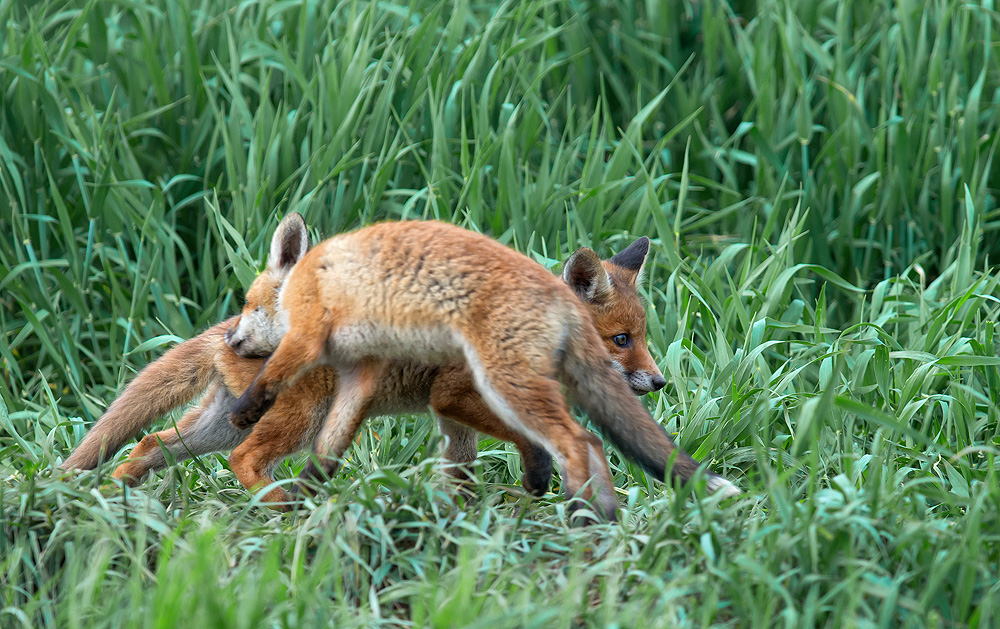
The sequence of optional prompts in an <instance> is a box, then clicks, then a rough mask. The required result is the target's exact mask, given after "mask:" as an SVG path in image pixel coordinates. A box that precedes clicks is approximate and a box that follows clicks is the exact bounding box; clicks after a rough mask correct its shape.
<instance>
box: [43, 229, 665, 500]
mask: <svg viewBox="0 0 1000 629" xmlns="http://www.w3.org/2000/svg"><path fill="white" fill-rule="evenodd" d="M300 236H301V238H303V239H304V238H305V235H304V225H302V224H299V223H298V219H297V215H293V217H291V218H289V219H286V221H285V222H283V224H282V228H279V230H277V231H276V233H275V238H274V243H273V250H272V255H271V260H270V265H269V267H268V269H267V270H266V271H265V272H264V273H263V274H262V276H261V278H260V280H258V281H257V282H256V283H255V284H254V286H253V287H252V288H251V290H250V291H249V292H248V294H247V308H248V309H249V310H251V311H256V310H257V309H258V308H260V309H263V310H264V311H269V312H270V313H271V316H273V314H274V312H275V308H276V306H277V304H276V303H275V302H276V295H277V292H276V290H275V281H276V280H278V279H280V277H281V276H282V275H283V274H284V273H287V267H288V265H289V263H290V261H293V260H294V259H297V256H298V255H301V247H302V243H304V242H305V240H301V241H299V240H298V238H299V237H300ZM648 248H649V241H648V239H646V238H640V239H638V240H636V241H635V242H634V243H632V245H630V246H629V247H627V248H626V249H625V250H623V251H621V252H620V253H619V254H618V255H616V256H614V257H613V258H612V259H611V260H606V261H604V262H603V263H602V264H601V265H594V264H593V260H594V259H595V258H596V256H594V255H593V253H592V252H590V251H589V250H585V249H581V250H580V251H578V252H577V253H576V254H574V255H573V256H571V257H570V258H569V259H568V260H567V262H566V264H565V273H564V278H565V279H566V280H567V281H575V282H576V284H577V286H583V285H589V282H592V281H597V283H598V284H600V285H601V286H604V285H605V282H606V285H607V288H608V290H603V291H602V292H601V293H600V294H597V295H594V296H591V297H589V298H588V297H587V295H586V294H582V293H581V294H580V297H581V298H582V299H583V300H584V303H585V304H586V305H587V307H588V309H589V311H590V313H591V315H592V317H593V321H594V323H595V324H596V326H597V328H598V330H599V331H600V333H601V336H602V338H603V339H604V344H605V346H606V347H607V348H608V350H609V351H610V353H611V355H612V357H613V365H614V367H615V368H616V369H617V370H618V371H619V372H621V373H622V375H623V376H624V377H625V380H626V382H628V384H629V385H630V387H631V388H632V390H633V391H634V392H635V393H636V394H643V393H647V392H649V391H652V390H656V389H659V388H661V387H662V386H663V385H664V384H665V380H664V379H663V377H662V375H661V374H660V372H659V370H658V369H657V367H656V364H655V362H654V361H653V359H652V356H650V354H649V352H648V350H647V348H646V342H645V324H646V321H645V312H644V309H643V307H642V304H641V303H640V301H639V298H638V295H637V294H636V289H635V287H636V282H637V279H638V276H639V274H640V272H641V268H642V265H643V263H644V261H645V258H646V254H647V252H648ZM581 265H582V266H581ZM237 319H238V318H236V317H234V318H231V319H229V320H227V321H224V322H222V323H220V324H218V325H216V326H213V327H212V328H210V329H208V330H206V331H205V332H203V333H202V334H200V335H198V336H197V337H195V338H193V339H191V340H189V341H186V342H184V343H181V344H180V345H178V346H177V347H175V348H173V349H171V350H169V351H168V352H167V353H166V354H164V355H163V356H162V357H161V358H160V359H158V360H156V361H155V362H153V363H152V364H150V365H149V366H147V367H146V368H145V369H144V370H142V371H141V372H140V373H139V374H138V375H137V376H136V378H135V379H134V380H133V381H132V382H131V383H130V384H129V385H128V386H127V387H126V388H125V390H124V391H123V392H122V393H121V394H120V395H119V397H118V398H117V399H116V400H115V401H114V402H113V403H112V405H111V406H110V407H109V408H108V410H107V412H106V413H105V414H104V415H103V416H102V417H101V419H100V421H99V422H98V423H97V424H96V425H95V426H94V427H93V428H92V429H91V431H90V432H89V433H88V434H87V435H86V437H85V438H84V440H83V441H82V442H81V443H80V445H79V446H78V447H77V448H76V449H75V450H74V452H73V453H72V455H71V456H70V457H69V458H68V459H67V460H66V461H65V462H64V463H63V467H64V468H68V469H74V468H75V469H92V468H94V467H96V466H97V465H98V464H99V463H100V461H101V459H102V458H104V457H105V456H106V455H109V454H113V453H114V452H117V451H118V450H119V449H120V448H121V447H122V445H124V443H125V442H126V441H127V440H129V439H131V438H132V437H133V436H134V435H135V434H136V433H137V432H138V431H139V430H140V429H142V428H144V427H146V426H148V425H149V424H151V423H152V422H153V421H155V420H156V418H157V417H159V416H161V415H163V414H164V413H166V412H168V411H169V410H171V409H172V408H175V407H176V406H179V405H180V404H183V403H186V402H188V401H189V400H191V399H192V398H193V397H195V396H196V395H198V394H199V393H202V392H203V391H205V390H206V388H207V389H208V391H207V392H206V393H205V395H204V396H203V399H202V401H201V403H200V404H198V405H196V406H195V407H193V408H192V409H191V410H189V411H188V412H187V413H186V414H185V415H184V417H183V418H182V419H181V420H180V422H179V423H178V426H177V428H176V429H174V428H169V429H167V430H163V431H161V432H159V433H156V434H151V435H147V436H146V437H145V438H144V439H143V440H142V441H141V442H140V444H139V445H138V446H137V447H136V448H134V449H133V451H132V453H131V454H130V456H129V459H128V460H127V461H126V462H125V463H123V464H122V465H120V466H119V467H118V468H117V469H116V470H115V472H114V477H116V478H119V479H122V480H124V481H125V482H127V483H129V484H131V485H135V484H137V483H138V482H139V480H140V479H142V478H143V477H144V476H145V475H146V474H147V473H149V472H150V471H153V470H156V469H161V468H163V467H165V466H166V458H165V456H164V453H163V451H162V450H161V448H160V444H161V443H162V445H163V447H164V448H166V449H167V450H169V451H170V452H171V454H172V456H173V457H174V458H175V459H177V460H183V459H186V458H188V457H190V456H196V455H199V454H204V453H208V452H214V451H219V450H227V449H231V448H235V449H234V450H233V452H232V454H231V455H230V466H231V468H232V470H233V472H234V473H235V474H236V476H237V478H238V479H239V480H240V482H241V483H242V484H243V485H244V486H246V487H247V488H248V489H257V488H260V487H263V486H266V485H268V484H270V483H272V482H273V478H272V476H271V474H272V470H273V468H274V467H275V466H276V465H277V464H278V463H279V462H280V461H281V460H282V459H284V458H285V457H287V456H288V455H290V454H292V453H294V452H296V451H299V450H301V449H303V448H305V447H307V446H309V445H310V444H311V443H312V440H313V439H314V438H315V435H316V433H317V432H318V431H319V428H320V427H321V425H322V421H323V419H324V418H325V417H326V415H327V413H328V412H329V408H330V404H331V402H332V395H333V393H334V391H335V390H336V375H335V373H336V372H335V371H333V370H332V369H329V368H324V369H319V370H316V371H315V372H314V373H311V374H309V375H307V376H305V377H304V378H303V379H302V380H301V381H300V382H298V383H297V384H296V385H295V386H294V387H293V390H291V391H288V392H286V393H285V394H282V395H281V396H280V397H279V399H278V401H277V403H276V405H275V407H274V408H273V409H271V411H269V412H268V413H267V414H266V415H265V416H264V418H263V420H262V421H261V422H260V423H258V424H257V425H256V427H255V428H254V429H253V430H252V431H250V430H247V429H242V430H240V429H236V428H235V427H233V426H232V425H231V424H230V423H229V421H228V417H227V416H228V413H229V409H230V407H231V405H232V403H233V401H234V400H235V397H234V396H235V395H239V394H240V393H242V392H243V391H244V390H245V389H246V387H247V386H248V385H249V383H250V382H251V381H252V379H253V377H254V376H255V375H256V374H257V373H258V372H259V370H260V368H261V366H262V364H263V360H262V359H260V358H253V357H249V358H241V357H239V356H237V355H236V354H234V353H233V352H232V351H231V350H230V349H229V348H227V347H226V345H225V343H224V342H223V337H224V335H225V333H226V332H227V331H228V330H229V329H231V328H232V327H233V324H234V323H235V322H236V321H237ZM237 344H238V343H237ZM243 349H244V353H248V354H253V353H254V350H253V349H252V348H251V349H247V348H243ZM376 398H377V402H376V403H375V405H374V408H373V409H372V412H371V414H383V413H386V414H387V413H394V412H419V411H423V410H425V409H426V408H427V406H428V405H431V406H432V407H433V408H434V409H435V411H436V412H437V414H438V417H439V423H440V426H441V429H442V432H443V433H444V434H446V435H447V436H448V437H449V447H448V450H447V452H446V453H445V454H446V456H447V457H448V458H449V459H450V460H452V461H454V462H456V463H469V462H471V461H473V460H474V459H475V457H476V449H477V441H478V438H477V435H476V431H479V432H483V433H486V434H489V435H491V436H494V437H497V438H500V439H504V440H508V441H512V442H514V443H515V444H516V445H517V447H518V449H519V451H520V453H521V455H522V458H523V462H524V467H525V475H524V478H523V481H522V482H523V485H524V486H525V489H526V490H528V491H531V492H533V493H536V494H540V493H544V492H545V491H546V490H547V488H548V485H549V478H550V475H551V458H550V457H549V455H548V453H547V452H546V451H545V450H544V449H542V448H540V447H538V446H536V445H534V444H532V443H531V442H530V441H529V440H527V439H525V438H524V437H522V436H521V435H520V434H518V433H517V432H514V431H511V430H510V429H509V428H507V427H506V426H505V425H504V424H503V423H502V422H501V421H500V420H499V418H497V417H496V415H494V414H493V413H492V412H491V411H490V410H489V408H488V407H487V406H486V405H485V404H484V403H483V401H482V398H481V397H480V396H479V394H478V392H477V391H476V389H475V386H474V383H473V379H472V373H471V371H469V370H468V368H467V367H466V366H465V365H461V364H456V365H449V366H443V367H438V366H428V365H425V364H421V363H419V362H413V361H390V363H389V364H388V366H387V369H386V373H385V375H384V376H383V378H382V379H381V381H380V383H379V391H378V394H377V396H376ZM287 500H288V496H287V494H286V492H285V491H284V490H283V489H281V488H274V489H272V490H271V491H270V492H269V493H268V494H267V495H266V496H265V497H264V501H266V502H270V503H273V504H275V505H277V504H280V503H283V502H286V501H287Z"/></svg>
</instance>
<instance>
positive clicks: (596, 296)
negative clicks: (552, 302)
mask: <svg viewBox="0 0 1000 629" xmlns="http://www.w3.org/2000/svg"><path fill="white" fill-rule="evenodd" d="M563 281H564V282H566V283H567V284H568V285H569V287H570V288H572V289H573V292H575V293H576V294H577V295H578V296H579V297H580V299H582V300H584V301H586V302H590V303H599V302H602V301H604V300H605V299H606V298H607V297H608V294H609V293H610V292H611V278H609V277H608V272H607V271H605V270H604V265H603V264H601V259H600V258H599V257H598V256H597V254H596V253H594V251H593V250H592V249H588V248H587V247H580V248H579V249H577V250H576V252H574V253H573V255H571V256H570V257H569V259H568V260H566V264H565V265H564V266H563Z"/></svg>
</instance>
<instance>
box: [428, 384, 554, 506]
mask: <svg viewBox="0 0 1000 629" xmlns="http://www.w3.org/2000/svg"><path fill="white" fill-rule="evenodd" d="M458 384H459V383H457V382H454V383H453V382H448V381H447V380H445V381H443V382H442V384H441V385H439V384H438V383H437V382H435V385H434V388H433V389H432V391H431V406H432V407H433V408H434V411H435V412H436V413H437V414H438V425H439V426H440V428H441V432H442V433H444V434H445V435H447V436H448V437H449V443H448V449H447V450H446V451H445V457H446V458H447V459H448V460H449V461H452V462H454V463H459V464H463V463H464V464H467V463H472V462H473V461H475V460H476V456H477V455H478V454H479V452H478V450H479V436H478V435H477V434H476V431H478V432H481V433H484V434H487V435H490V436H491V437H495V438H497V439H502V440H503V441H510V442H512V443H513V444H514V445H515V446H516V447H517V450H518V452H519V453H520V454H521V463H522V464H523V465H524V474H523V475H522V476H521V486H522V487H524V490H525V491H527V492H528V493H530V494H532V495H535V496H541V495H544V494H545V492H547V491H548V490H549V483H550V482H551V480H552V457H551V456H550V455H549V453H548V452H546V451H545V448H543V447H541V446H539V445H537V444H535V443H532V442H531V440H530V439H528V438H527V437H525V436H524V435H522V434H521V433H519V432H517V431H515V430H513V429H511V428H510V427H509V426H507V425H506V424H504V423H503V421H502V420H501V419H500V418H499V417H497V416H496V414H495V413H493V411H492V410H490V407H489V406H487V404H486V402H484V401H483V398H482V397H481V396H480V395H479V392H478V391H476V389H475V386H474V385H473V384H472V382H471V379H470V380H468V386H467V387H462V386H458ZM452 473H453V474H454V475H456V476H459V475H460V474H461V468H459V467H454V468H452Z"/></svg>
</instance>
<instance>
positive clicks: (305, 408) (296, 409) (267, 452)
mask: <svg viewBox="0 0 1000 629" xmlns="http://www.w3.org/2000/svg"><path fill="white" fill-rule="evenodd" d="M309 377H310V376H306V378H309ZM300 384H301V385H305V384H306V383H305V382H304V381H303V382H301V383H300ZM304 388H305V387H300V386H296V387H294V388H292V389H289V390H288V391H286V392H285V393H284V394H282V395H281V397H279V398H278V401H277V402H276V403H275V405H274V407H272V408H271V410H270V411H268V412H267V413H266V414H265V415H264V417H262V418H261V420H260V422H258V423H257V425H256V426H254V428H253V431H252V432H251V433H250V435H249V436H248V437H247V438H246V440H245V441H244V442H243V443H241V444H240V445H239V446H237V447H236V449H235V450H233V452H232V454H230V455H229V467H230V469H232V470H233V473H234V474H236V478H238V479H239V481H240V483H241V484H242V485H243V486H244V487H246V488H247V489H248V490H250V491H256V490H258V489H260V488H262V487H265V486H267V485H270V484H271V483H273V482H274V476H273V475H272V474H273V472H274V468H275V467H276V466H277V464H278V463H279V462H280V461H281V460H282V459H284V458H285V457H287V456H289V455H292V454H294V453H295V452H297V451H299V450H300V449H302V448H303V447H304V446H305V445H306V444H308V443H310V442H311V441H312V439H313V437H314V436H315V434H316V429H317V428H319V427H320V424H321V422H322V419H323V417H325V416H326V412H325V409H324V408H322V404H321V403H320V404H319V405H318V403H317V400H316V398H315V396H313V395H308V392H307V391H304V390H303V389H304ZM290 500H291V499H290V497H289V495H288V492H286V491H285V490H284V489H283V488H281V487H275V488H274V489H272V490H271V491H269V492H267V494H265V495H264V497H263V498H262V499H261V501H262V502H266V503H271V504H270V506H272V507H274V508H276V509H282V510H284V509H287V508H288V507H287V506H284V505H280V504H276V503H283V502H289V501H290Z"/></svg>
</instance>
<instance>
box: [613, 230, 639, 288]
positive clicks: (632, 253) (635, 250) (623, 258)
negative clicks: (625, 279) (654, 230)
mask: <svg viewBox="0 0 1000 629" xmlns="http://www.w3.org/2000/svg"><path fill="white" fill-rule="evenodd" d="M648 254H649V238H646V237H645V236H643V237H642V238H639V239H638V240H636V241H635V242H633V243H632V244H631V245H629V246H627V247H625V248H624V249H622V250H621V251H619V252H618V253H616V254H615V255H614V256H612V258H611V259H610V260H608V262H610V263H611V264H613V265H615V266H617V267H619V268H621V269H624V270H625V271H628V273H629V274H630V276H631V280H632V284H633V285H635V284H638V283H639V280H640V278H641V277H642V269H643V267H644V266H645V265H646V256H647V255H648Z"/></svg>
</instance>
